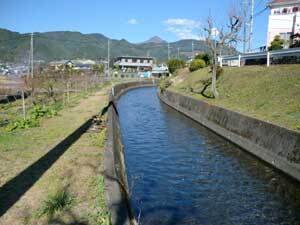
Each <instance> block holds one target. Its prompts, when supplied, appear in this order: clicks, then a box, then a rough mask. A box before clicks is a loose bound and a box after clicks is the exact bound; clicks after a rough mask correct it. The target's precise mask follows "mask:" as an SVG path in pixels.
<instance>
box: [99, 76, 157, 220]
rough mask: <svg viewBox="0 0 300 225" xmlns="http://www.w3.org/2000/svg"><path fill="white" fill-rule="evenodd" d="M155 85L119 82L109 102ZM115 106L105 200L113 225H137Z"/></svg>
mask: <svg viewBox="0 0 300 225" xmlns="http://www.w3.org/2000/svg"><path fill="white" fill-rule="evenodd" d="M155 85H156V83H155V82H153V81H152V80H146V81H137V82H128V83H121V84H117V85H115V86H113V87H112V89H111V91H110V93H109V102H112V103H113V105H114V106H116V105H117V100H118V99H119V98H120V97H121V96H122V95H123V94H124V93H126V92H127V91H129V90H131V89H135V88H140V87H151V86H155ZM113 105H112V106H113ZM112 106H110V107H109V109H108V114H107V135H106V143H105V148H104V149H105V151H104V184H105V188H104V191H105V201H106V205H107V207H108V210H109V212H110V220H111V224H112V225H136V224H137V221H136V219H135V217H134V212H133V209H132V207H131V204H130V196H129V187H128V181H127V173H126V165H125V158H124V150H123V144H122V139H121V131H120V123H119V117H118V112H117V111H116V108H115V107H112Z"/></svg>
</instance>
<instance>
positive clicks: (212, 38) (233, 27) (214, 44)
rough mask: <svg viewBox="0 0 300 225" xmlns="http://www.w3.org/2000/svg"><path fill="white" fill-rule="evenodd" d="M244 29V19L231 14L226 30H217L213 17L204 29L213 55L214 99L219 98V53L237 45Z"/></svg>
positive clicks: (208, 20) (212, 84) (212, 85)
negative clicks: (240, 33) (242, 28)
mask: <svg viewBox="0 0 300 225" xmlns="http://www.w3.org/2000/svg"><path fill="white" fill-rule="evenodd" d="M241 27H242V18H241V17H240V16H238V15H236V14H235V13H231V14H229V23H228V24H227V26H226V28H221V29H217V28H216V27H215V23H214V21H213V19H212V18H211V17H208V19H207V27H205V28H204V31H205V32H206V42H207V44H208V47H209V49H210V52H211V55H212V65H211V67H212V77H211V91H212V93H213V97H214V98H218V96H219V93H218V91H217V86H216V85H217V84H216V83H217V69H218V53H219V52H222V49H223V48H224V46H230V45H231V44H233V43H237V42H238V40H239V37H238V35H239V32H240V30H241Z"/></svg>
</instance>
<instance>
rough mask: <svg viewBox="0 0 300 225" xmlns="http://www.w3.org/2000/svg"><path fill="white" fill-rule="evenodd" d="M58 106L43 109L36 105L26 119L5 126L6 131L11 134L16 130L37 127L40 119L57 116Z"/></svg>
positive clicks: (43, 107)
mask: <svg viewBox="0 0 300 225" xmlns="http://www.w3.org/2000/svg"><path fill="white" fill-rule="evenodd" d="M59 107H60V106H59V105H54V107H45V106H41V105H36V106H34V108H33V109H32V110H31V111H30V116H29V118H27V119H25V120H24V119H19V120H16V121H13V122H10V123H9V124H8V125H7V126H6V131H8V132H11V131H14V130H16V129H28V128H31V127H38V126H39V124H40V119H41V118H42V117H45V116H47V117H48V118H50V117H54V116H56V115H57V114H58V110H59Z"/></svg>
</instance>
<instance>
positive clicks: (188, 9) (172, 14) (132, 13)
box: [0, 0, 269, 47]
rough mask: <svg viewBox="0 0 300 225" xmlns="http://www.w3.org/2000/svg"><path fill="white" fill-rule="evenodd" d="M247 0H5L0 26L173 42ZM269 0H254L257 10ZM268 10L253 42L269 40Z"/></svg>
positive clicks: (196, 34) (196, 33)
mask: <svg viewBox="0 0 300 225" xmlns="http://www.w3.org/2000/svg"><path fill="white" fill-rule="evenodd" d="M241 1H242V0H184V1H183V0H151V1H145V0H144V1H141V0H123V1H122V0H106V1H103V0H76V1H75V0H0V28H5V29H9V30H12V31H17V32H20V33H28V32H45V31H79V32H82V33H102V34H104V35H105V36H108V37H110V38H114V39H122V38H124V39H126V40H128V41H130V42H133V43H139V42H143V41H145V40H147V39H149V38H150V37H152V36H159V37H161V38H162V39H164V40H166V41H169V42H172V41H176V40H179V39H188V38H196V39H199V38H201V37H203V27H204V26H205V22H206V19H207V17H208V16H209V15H211V17H212V18H214V20H215V21H216V27H221V26H225V25H226V21H227V20H226V19H227V15H228V12H229V11H230V9H233V8H235V9H236V11H239V9H240V7H239V2H241ZM267 2H268V0H256V1H255V13H259V12H260V11H261V10H263V9H264V8H265V7H266V5H267ZM268 15H269V10H265V11H264V12H263V13H261V14H259V15H257V16H255V19H254V21H255V23H254V42H253V45H254V47H260V46H263V45H265V43H266V37H267V25H268Z"/></svg>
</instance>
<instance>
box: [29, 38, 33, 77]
mask: <svg viewBox="0 0 300 225" xmlns="http://www.w3.org/2000/svg"><path fill="white" fill-rule="evenodd" d="M29 67H30V69H29V70H30V73H31V78H32V79H33V33H31V35H30V57H29Z"/></svg>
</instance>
